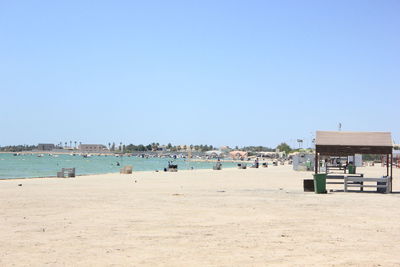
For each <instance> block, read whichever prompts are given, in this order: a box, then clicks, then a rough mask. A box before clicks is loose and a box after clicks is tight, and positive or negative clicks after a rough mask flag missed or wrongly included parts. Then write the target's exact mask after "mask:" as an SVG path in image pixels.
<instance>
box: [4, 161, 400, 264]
mask: <svg viewBox="0 0 400 267" xmlns="http://www.w3.org/2000/svg"><path fill="white" fill-rule="evenodd" d="M359 171H361V172H364V173H365V174H366V175H370V176H378V175H379V176H380V175H382V174H384V172H385V170H384V169H383V168H381V167H366V168H360V169H359ZM394 175H395V180H394V188H393V190H394V191H396V192H400V183H399V177H400V171H399V169H395V170H394ZM310 177H311V173H306V172H294V171H292V170H291V166H278V167H272V166H271V167H269V168H267V169H262V168H261V169H247V170H238V169H224V170H222V171H212V170H196V171H179V172H177V173H164V172H159V173H156V172H136V173H134V174H132V175H120V174H107V175H92V176H81V177H77V178H75V179H57V178H54V179H53V178H51V179H27V180H12V181H0V240H1V242H0V266H44V265H49V266H112V265H114V266H270V265H291V266H293V265H296V266H310V265H318V266H321V265H327V266H339V265H350V266H379V265H382V266H400V253H399V252H400V244H399V242H400V193H396V194H376V193H343V192H334V193H329V194H326V195H317V194H314V193H304V192H303V188H302V178H310ZM18 184H22V186H18ZM330 188H332V187H330ZM336 188H341V187H340V186H336Z"/></svg>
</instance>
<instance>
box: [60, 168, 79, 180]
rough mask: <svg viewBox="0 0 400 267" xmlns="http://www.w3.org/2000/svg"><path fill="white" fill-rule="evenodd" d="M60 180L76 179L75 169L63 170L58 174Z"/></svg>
mask: <svg viewBox="0 0 400 267" xmlns="http://www.w3.org/2000/svg"><path fill="white" fill-rule="evenodd" d="M57 177H59V178H66V177H67V178H73V177H75V168H62V169H61V171H60V172H57Z"/></svg>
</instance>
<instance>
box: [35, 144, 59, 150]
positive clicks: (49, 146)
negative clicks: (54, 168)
mask: <svg viewBox="0 0 400 267" xmlns="http://www.w3.org/2000/svg"><path fill="white" fill-rule="evenodd" d="M55 147H56V146H55V145H54V144H38V150H40V151H51V150H53V149H54V148H55Z"/></svg>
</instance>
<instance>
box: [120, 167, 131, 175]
mask: <svg viewBox="0 0 400 267" xmlns="http://www.w3.org/2000/svg"><path fill="white" fill-rule="evenodd" d="M132 170H133V167H132V166H130V165H128V166H124V167H123V168H121V169H120V170H119V173H121V174H132Z"/></svg>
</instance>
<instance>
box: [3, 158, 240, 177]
mask: <svg viewBox="0 0 400 267" xmlns="http://www.w3.org/2000/svg"><path fill="white" fill-rule="evenodd" d="M168 161H171V159H169V158H139V157H127V156H124V157H116V156H113V155H108V156H91V157H88V158H84V157H82V156H79V155H76V156H72V155H67V154H64V155H57V156H56V157H54V156H51V155H48V154H44V156H43V157H38V156H37V155H36V154H34V155H19V156H14V155H13V154H12V153H5V154H0V179H13V178H30V177H51V176H56V174H57V172H58V171H60V170H61V168H76V175H85V174H100V173H112V172H119V169H120V168H121V167H122V166H125V165H132V166H133V171H154V170H160V171H162V170H163V169H164V168H165V167H167V165H168ZM117 162H119V163H120V165H121V166H117ZM174 164H177V165H178V170H185V169H191V168H193V169H211V168H212V166H213V165H214V163H211V162H196V161H186V160H185V159H176V160H174ZM234 166H236V164H235V163H228V162H227V163H223V168H228V167H234Z"/></svg>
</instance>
